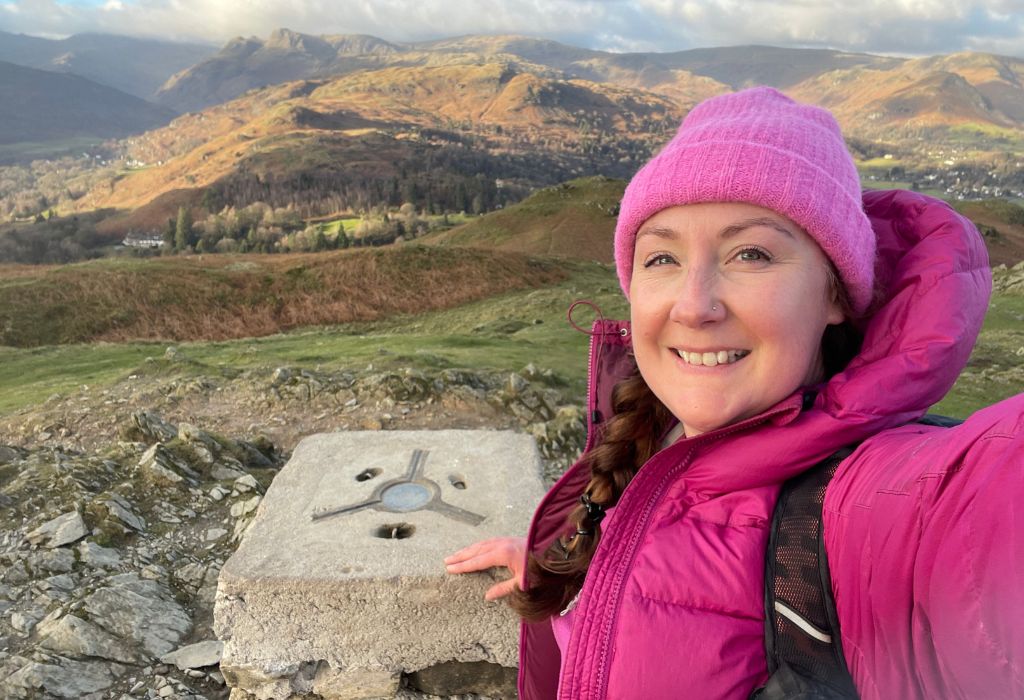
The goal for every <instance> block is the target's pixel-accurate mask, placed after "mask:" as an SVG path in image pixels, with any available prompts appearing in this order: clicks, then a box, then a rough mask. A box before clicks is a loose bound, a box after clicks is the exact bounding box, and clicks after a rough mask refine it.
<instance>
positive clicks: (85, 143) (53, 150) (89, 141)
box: [0, 136, 106, 161]
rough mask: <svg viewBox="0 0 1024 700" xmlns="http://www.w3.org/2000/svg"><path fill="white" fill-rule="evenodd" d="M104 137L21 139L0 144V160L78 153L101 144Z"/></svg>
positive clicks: (31, 158)
mask: <svg viewBox="0 0 1024 700" xmlns="http://www.w3.org/2000/svg"><path fill="white" fill-rule="evenodd" d="M105 140H106V139H102V138H99V137H97V136H76V137H72V138H67V139H59V140H56V141H22V142H20V143H4V144H0V161H10V160H33V159H35V158H48V157H53V156H58V155H64V154H68V153H79V152H81V151H88V150H89V149H91V148H95V147H96V146H99V145H101V144H102V143H103V142H104V141H105Z"/></svg>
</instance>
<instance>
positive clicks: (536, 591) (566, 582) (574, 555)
mask: <svg viewBox="0 0 1024 700" xmlns="http://www.w3.org/2000/svg"><path fill="white" fill-rule="evenodd" d="M612 406H613V415H612V417H611V418H610V419H609V420H608V423H607V425H605V427H604V429H603V432H604V434H603V436H602V439H601V441H600V443H598V444H597V446H595V447H594V448H592V449H591V450H590V451H589V452H587V453H586V454H585V455H583V458H582V459H583V461H584V462H586V463H587V464H588V465H589V466H590V473H591V477H590V483H588V484H587V488H586V489H585V490H584V493H586V494H589V496H590V499H591V500H592V501H593V502H594V503H596V504H598V505H600V506H602V507H603V508H604V509H605V510H607V509H608V508H611V507H612V506H614V505H615V504H616V503H618V500H619V496H621V495H622V492H623V491H624V490H625V489H626V486H627V485H628V484H629V482H630V481H631V480H632V479H633V475H634V474H636V472H637V470H638V469H640V467H642V466H643V464H644V463H645V462H646V461H647V460H649V459H650V458H651V457H652V456H653V455H654V453H655V452H657V451H658V449H660V447H661V445H660V444H659V441H660V440H661V437H662V434H663V433H664V432H665V430H666V429H667V428H668V426H669V425H670V424H671V422H672V420H673V417H672V414H671V413H670V412H669V410H668V409H667V408H665V406H664V404H662V403H661V401H659V400H658V399H657V397H656V396H655V395H654V392H652V391H651V390H650V388H649V387H648V386H647V383H646V382H645V381H644V380H643V377H641V376H640V373H639V372H636V373H635V374H633V375H632V376H631V377H629V378H628V379H624V380H623V381H621V382H619V383H618V384H616V385H615V390H614V392H613V393H612ZM568 522H569V525H570V526H571V528H572V531H573V532H575V533H576V534H575V535H573V536H571V537H562V538H559V539H556V540H555V541H554V543H552V545H551V547H549V548H548V550H547V551H546V552H544V554H542V555H541V556H540V557H535V556H534V555H533V554H532V553H531V554H530V556H529V559H528V561H527V567H526V578H527V580H529V582H530V588H529V590H527V591H522V590H520V589H518V588H517V589H516V590H515V591H514V592H513V594H512V599H511V605H512V608H513V609H514V610H515V611H516V612H517V613H519V614H520V615H521V616H522V617H523V618H524V619H526V620H530V621H534V622H536V621H540V620H543V619H545V618H548V617H550V616H551V615H554V614H555V613H557V612H559V611H560V610H562V609H564V608H565V606H566V605H568V604H569V601H570V600H571V599H572V597H573V596H574V595H576V593H577V592H579V590H580V588H582V586H583V577H584V576H585V575H586V573H587V567H588V566H590V559H591V557H593V556H594V551H595V550H596V549H597V543H598V542H599V541H600V539H601V527H600V525H599V524H598V523H596V522H592V521H591V519H590V517H589V516H588V514H587V509H586V508H585V507H584V506H583V505H579V506H577V507H576V508H575V509H574V510H573V511H572V513H570V514H569V519H568ZM580 531H583V532H584V533H588V534H581V533H580Z"/></svg>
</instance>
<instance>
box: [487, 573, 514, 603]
mask: <svg viewBox="0 0 1024 700" xmlns="http://www.w3.org/2000/svg"><path fill="white" fill-rule="evenodd" d="M515 589H516V580H515V579H514V578H510V579H509V580H508V581H502V582H501V583H496V584H494V585H493V586H491V587H490V588H488V589H487V592H486V593H484V599H485V600H498V599H499V598H504V597H505V596H507V595H509V594H511V593H512V591H514V590H515Z"/></svg>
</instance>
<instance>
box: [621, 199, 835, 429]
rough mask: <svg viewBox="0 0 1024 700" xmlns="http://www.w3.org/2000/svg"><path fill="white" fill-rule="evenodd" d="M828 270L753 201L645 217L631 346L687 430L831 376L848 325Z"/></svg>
mask: <svg viewBox="0 0 1024 700" xmlns="http://www.w3.org/2000/svg"><path fill="white" fill-rule="evenodd" d="M827 266H828V259H827V258H826V257H825V254H824V253H823V252H822V251H821V249H820V248H819V247H818V245H817V243H815V242H814V240H812V239H811V238H810V236H808V235H807V234H806V233H804V232H803V230H801V229H800V227H799V226H797V225H796V224H795V223H793V222H792V221H790V220H789V219H787V218H786V217H784V216H782V215H780V214H776V213H775V212H772V211H771V210H768V209H763V208H761V207H758V206H754V205H751V204H736V203H713V204H689V205H685V206H677V207H672V208H670V209H665V210H663V211H660V212H658V213H657V214H655V215H654V216H652V217H651V218H650V219H648V220H647V221H645V222H644V224H643V226H641V227H640V231H639V233H638V234H637V238H636V249H635V251H634V254H633V278H632V280H631V282H630V287H629V295H630V304H631V319H632V332H633V350H634V352H635V353H636V361H637V365H638V366H639V368H640V373H641V375H643V378H644V380H645V381H646V382H647V384H648V386H650V388H651V390H652V391H653V392H654V394H655V395H656V396H657V397H658V398H659V399H660V400H661V402H662V403H664V404H665V406H667V407H668V409H669V410H670V411H672V413H673V414H674V415H675V416H676V418H678V419H679V420H680V422H681V423H682V424H683V428H684V430H685V433H686V435H687V436H688V437H692V436H694V435H698V434H700V433H704V432H707V431H709V430H714V429H715V428H720V427H722V426H724V425H728V424H730V423H735V422H737V421H741V420H744V419H746V418H750V417H752V416H755V415H757V414H758V413H761V412H762V411H764V410H766V409H768V408H770V407H771V406H773V405H774V404H776V403H778V402H779V401H781V400H782V399H784V398H786V397H787V396H789V395H790V394H792V393H793V392H794V391H796V389H797V388H799V387H801V386H805V385H808V384H813V383H816V382H817V381H819V380H820V379H821V376H822V364H821V337H822V334H823V333H824V331H825V326H826V325H828V324H833V323H840V322H841V321H842V320H843V314H842V312H841V311H840V308H839V305H838V304H837V303H836V302H834V301H831V300H830V297H831V294H830V293H829V289H828V272H827Z"/></svg>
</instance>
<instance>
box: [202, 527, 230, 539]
mask: <svg viewBox="0 0 1024 700" xmlns="http://www.w3.org/2000/svg"><path fill="white" fill-rule="evenodd" d="M226 534H228V531H227V530H225V529H224V528H222V527H211V528H210V529H209V530H207V531H206V541H207V542H213V541H215V540H219V539H220V538H222V537H223V536H224V535H226Z"/></svg>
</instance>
